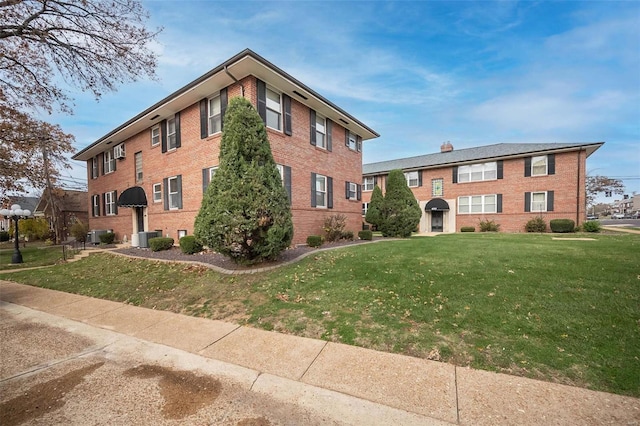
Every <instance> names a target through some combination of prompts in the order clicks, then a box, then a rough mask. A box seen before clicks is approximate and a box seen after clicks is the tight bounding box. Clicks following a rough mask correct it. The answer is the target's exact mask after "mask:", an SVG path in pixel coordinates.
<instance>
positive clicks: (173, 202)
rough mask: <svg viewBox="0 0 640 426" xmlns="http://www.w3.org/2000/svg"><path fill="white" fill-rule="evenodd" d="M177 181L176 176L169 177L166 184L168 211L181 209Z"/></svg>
mask: <svg viewBox="0 0 640 426" xmlns="http://www.w3.org/2000/svg"><path fill="white" fill-rule="evenodd" d="M178 181H179V179H178V176H174V177H171V178H169V179H168V180H167V183H168V185H169V189H168V193H169V210H175V209H179V208H180V207H181V206H180V204H181V196H182V194H181V188H180V186H181V185H180V182H178Z"/></svg>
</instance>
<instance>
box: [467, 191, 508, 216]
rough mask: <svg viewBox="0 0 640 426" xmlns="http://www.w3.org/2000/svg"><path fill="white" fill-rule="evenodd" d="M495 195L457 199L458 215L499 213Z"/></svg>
mask: <svg viewBox="0 0 640 426" xmlns="http://www.w3.org/2000/svg"><path fill="white" fill-rule="evenodd" d="M498 198H499V196H498V195H497V194H491V195H471V196H466V197H458V213H460V214H465V213H471V214H473V213H499V212H498Z"/></svg>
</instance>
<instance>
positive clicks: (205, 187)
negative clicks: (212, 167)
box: [202, 169, 211, 194]
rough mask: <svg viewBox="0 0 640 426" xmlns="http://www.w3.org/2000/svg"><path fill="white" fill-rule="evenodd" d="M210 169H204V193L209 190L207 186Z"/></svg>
mask: <svg viewBox="0 0 640 426" xmlns="http://www.w3.org/2000/svg"><path fill="white" fill-rule="evenodd" d="M209 176H211V175H210V173H209V169H202V193H203V194H204V193H205V192H207V187H208V186H209Z"/></svg>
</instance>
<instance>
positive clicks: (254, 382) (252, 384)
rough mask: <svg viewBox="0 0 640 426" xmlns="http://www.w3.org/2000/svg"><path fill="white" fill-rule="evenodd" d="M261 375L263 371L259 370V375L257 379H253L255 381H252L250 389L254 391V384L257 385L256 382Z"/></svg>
mask: <svg viewBox="0 0 640 426" xmlns="http://www.w3.org/2000/svg"><path fill="white" fill-rule="evenodd" d="M260 376H262V371H258V375H257V376H256V379H255V380H254V381H253V383H251V386H250V387H249V390H250V391H253V386H255V384H256V382H257V381H258V379H259V378H260Z"/></svg>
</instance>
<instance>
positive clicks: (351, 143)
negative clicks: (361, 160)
mask: <svg viewBox="0 0 640 426" xmlns="http://www.w3.org/2000/svg"><path fill="white" fill-rule="evenodd" d="M347 147H348V148H349V149H352V150H354V151H356V150H357V149H358V137H357V136H356V134H355V133H353V132H350V131H347Z"/></svg>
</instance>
